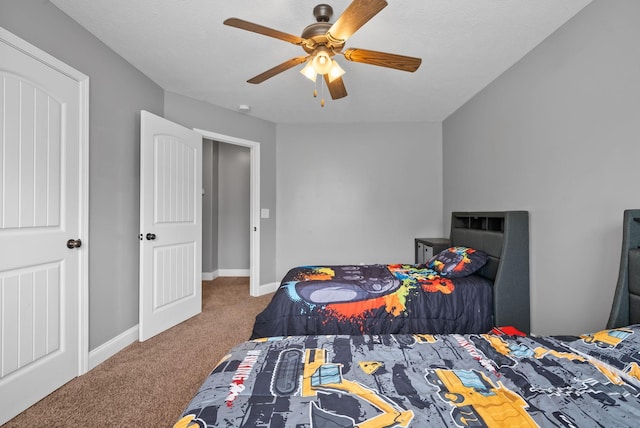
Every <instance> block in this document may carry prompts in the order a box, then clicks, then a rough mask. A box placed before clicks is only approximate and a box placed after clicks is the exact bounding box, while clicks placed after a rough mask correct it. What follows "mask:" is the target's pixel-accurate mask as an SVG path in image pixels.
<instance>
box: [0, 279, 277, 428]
mask: <svg viewBox="0 0 640 428" xmlns="http://www.w3.org/2000/svg"><path fill="white" fill-rule="evenodd" d="M202 289H203V293H202V300H203V310H202V313H201V314H200V315H198V316H196V317H193V318H191V319H190V320H188V321H185V322H183V323H182V324H180V325H178V326H176V327H173V328H171V329H170V330H167V331H165V332H164V333H162V334H160V335H158V336H155V337H153V338H151V339H149V340H147V341H146V342H144V343H138V342H136V343H133V344H131V345H129V346H128V347H127V348H125V349H123V350H122V351H121V352H119V353H118V354H116V355H114V356H113V357H111V358H110V359H108V360H107V361H105V362H104V363H102V364H100V365H99V366H98V367H96V368H94V369H93V370H91V371H90V372H88V373H87V374H85V375H83V376H81V377H78V378H76V379H74V380H72V381H71V382H69V383H68V384H66V385H64V386H63V387H61V388H60V389H58V390H57V391H55V392H53V393H52V394H51V395H49V396H47V397H45V398H44V399H43V400H42V401H40V402H38V403H36V404H35V405H34V406H32V407H30V408H29V409H27V410H25V411H24V412H23V413H21V414H19V415H18V416H16V417H15V418H14V419H12V420H10V421H9V422H7V424H5V425H3V427H40V426H46V427H124V426H131V427H171V426H172V425H173V423H174V422H176V421H177V420H178V419H179V416H180V414H181V412H182V411H183V410H184V408H185V407H186V405H187V404H188V402H189V400H190V399H191V397H192V396H193V395H194V394H195V393H196V391H197V389H198V388H199V387H200V384H201V383H202V381H203V380H204V378H205V377H206V376H207V375H208V374H209V372H210V371H211V370H212V369H213V367H214V366H215V365H216V363H217V362H218V361H219V360H220V359H221V358H222V357H223V356H224V355H225V354H226V353H227V351H228V350H229V348H231V347H232V346H233V345H236V344H238V343H240V342H243V341H245V340H247V339H248V338H249V336H250V334H251V329H252V328H253V322H254V319H255V316H256V314H258V313H259V312H260V311H262V309H263V308H264V307H265V306H266V304H267V303H268V302H269V300H270V299H271V297H272V295H266V296H262V297H250V296H249V279H248V278H244V277H242V278H228V277H225V278H218V279H216V280H214V281H205V282H203V287H202Z"/></svg>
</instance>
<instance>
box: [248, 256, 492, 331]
mask: <svg viewBox="0 0 640 428" xmlns="http://www.w3.org/2000/svg"><path fill="white" fill-rule="evenodd" d="M491 326H492V284H491V282H490V281H488V280H487V279H485V278H482V277H480V276H476V275H469V276H465V277H462V278H447V277H444V276H441V275H439V274H438V272H436V271H434V270H431V269H427V268H425V267H424V266H423V265H406V264H387V265H340V266H301V267H297V268H294V269H291V270H290V271H289V272H288V273H287V274H286V275H285V277H284V278H283V280H282V283H281V285H280V287H279V288H278V290H277V291H276V293H275V294H274V297H273V299H272V300H271V302H270V303H269V305H268V306H267V307H266V308H265V310H264V311H263V312H261V313H260V314H258V316H257V317H256V321H255V324H254V329H253V333H252V335H251V338H252V339H255V338H258V337H268V336H270V337H272V336H291V335H314V334H347V335H358V334H391V333H484V332H487V331H489V330H490V329H491Z"/></svg>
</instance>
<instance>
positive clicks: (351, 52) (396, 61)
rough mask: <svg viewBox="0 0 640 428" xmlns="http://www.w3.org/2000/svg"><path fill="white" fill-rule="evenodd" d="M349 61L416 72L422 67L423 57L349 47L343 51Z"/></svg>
mask: <svg viewBox="0 0 640 428" xmlns="http://www.w3.org/2000/svg"><path fill="white" fill-rule="evenodd" d="M343 55H344V57H345V58H346V59H348V60H349V61H354V62H361V63H364V64H371V65H378V66H380V67H388V68H394V69H396V70H402V71H410V72H414V71H416V70H417V69H418V67H420V64H421V63H422V59H420V58H414V57H411V56H404V55H396V54H390V53H386V52H377V51H370V50H367V49H357V48H349V49H347V50H346V51H344V53H343Z"/></svg>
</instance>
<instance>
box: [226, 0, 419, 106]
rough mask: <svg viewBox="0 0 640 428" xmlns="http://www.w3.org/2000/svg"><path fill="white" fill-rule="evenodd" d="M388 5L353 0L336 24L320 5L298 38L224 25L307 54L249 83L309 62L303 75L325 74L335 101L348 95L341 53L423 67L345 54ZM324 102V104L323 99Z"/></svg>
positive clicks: (368, 53) (384, 56) (391, 57)
mask: <svg viewBox="0 0 640 428" xmlns="http://www.w3.org/2000/svg"><path fill="white" fill-rule="evenodd" d="M387 4H388V3H387V2H386V1H385V0H353V1H352V2H351V4H350V5H349V6H348V7H347V8H346V9H345V11H344V12H343V13H342V15H341V16H340V17H339V18H338V19H337V20H336V22H334V23H330V22H329V20H330V19H331V16H332V15H333V9H332V7H331V6H329V5H328V4H319V5H317V6H316V7H315V8H314V9H313V15H314V16H315V18H316V21H317V22H315V23H313V24H311V25H309V26H307V27H306V28H305V29H304V30H303V31H302V34H301V35H300V36H299V37H298V36H295V35H293V34H288V33H283V32H281V31H278V30H274V29H272V28H268V27H265V26H262V25H259V24H254V23H252V22H248V21H245V20H242V19H238V18H229V19H226V20H225V21H224V24H225V25H229V26H231V27H236V28H240V29H242V30H247V31H252V32H254V33H258V34H262V35H265V36H269V37H273V38H276V39H280V40H284V41H285V42H289V43H293V44H294V45H298V46H301V47H302V49H304V51H305V52H306V53H307V55H305V56H298V57H295V58H291V59H289V60H287V61H285V62H283V63H282V64H279V65H277V66H275V67H273V68H271V69H269V70H267V71H265V72H263V73H261V74H258V75H257V76H255V77H252V78H251V79H249V80H247V82H249V83H255V84H257V83H262V82H264V81H265V80H267V79H269V78H271V77H273V76H275V75H277V74H279V73H282V72H283V71H286V70H288V69H290V68H292V67H295V66H296V65H299V64H302V63H304V62H307V65H306V66H305V67H304V68H303V69H302V71H301V72H302V73H303V74H304V75H305V76H307V77H308V78H309V79H311V80H313V81H314V82H315V78H316V74H320V75H322V76H323V78H324V81H325V83H326V85H327V87H328V89H329V93H330V94H331V98H332V99H334V100H335V99H339V98H343V97H346V96H347V90H346V88H345V86H344V82H343V80H342V77H341V76H342V74H344V71H343V70H342V69H341V68H340V66H339V65H338V63H337V62H336V61H335V60H334V59H333V56H335V55H336V54H342V55H343V56H344V57H345V58H346V59H347V60H348V61H353V62H360V63H364V64H371V65H377V66H381V67H388V68H393V69H396V70H402V71H409V72H414V71H416V70H417V69H418V67H420V63H421V62H422V60H421V59H420V58H413V57H409V56H404V55H397V54H391V53H386V52H378V51H372V50H367V49H359V48H348V49H346V50H344V52H343V48H344V45H345V43H346V41H347V39H348V38H349V37H351V36H352V35H353V34H354V33H355V32H356V31H357V30H358V29H359V28H360V27H362V26H363V25H364V24H366V23H367V22H368V21H369V20H370V19H371V18H373V17H374V16H375V15H376V14H378V12H380V11H381V10H382V9H384V8H385V7H386V6H387ZM314 95H315V93H314ZM321 103H322V105H324V100H323V101H322V102H321Z"/></svg>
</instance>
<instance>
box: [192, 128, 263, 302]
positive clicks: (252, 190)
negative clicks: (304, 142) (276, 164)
mask: <svg viewBox="0 0 640 428" xmlns="http://www.w3.org/2000/svg"><path fill="white" fill-rule="evenodd" d="M194 131H196V132H198V133H199V134H201V135H202V137H203V138H204V139H205V140H212V141H216V142H219V143H225V144H231V145H235V146H241V147H247V148H249V162H250V167H249V277H250V287H249V290H250V294H251V296H259V295H261V294H264V292H263V291H261V290H260V143H258V142H255V141H250V140H244V139H241V138H236V137H231V136H228V135H223V134H218V133H215V132H210V131H206V130H202V129H194ZM205 144H207V143H205Z"/></svg>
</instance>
